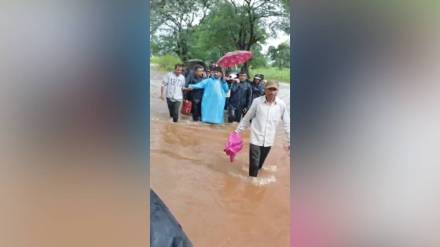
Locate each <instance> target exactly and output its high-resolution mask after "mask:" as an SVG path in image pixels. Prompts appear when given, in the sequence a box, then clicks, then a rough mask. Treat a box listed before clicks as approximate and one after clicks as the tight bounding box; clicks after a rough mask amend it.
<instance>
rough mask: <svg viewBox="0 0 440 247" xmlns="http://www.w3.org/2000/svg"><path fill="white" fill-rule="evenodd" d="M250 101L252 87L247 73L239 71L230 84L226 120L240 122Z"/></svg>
mask: <svg viewBox="0 0 440 247" xmlns="http://www.w3.org/2000/svg"><path fill="white" fill-rule="evenodd" d="M251 103H252V87H251V83H250V82H249V81H248V80H247V74H246V73H245V72H240V74H239V77H238V79H236V80H234V81H233V83H232V85H231V97H230V98H229V104H228V122H230V123H232V122H240V120H241V118H242V117H243V116H244V114H246V112H247V110H248V109H249V107H250V106H251Z"/></svg>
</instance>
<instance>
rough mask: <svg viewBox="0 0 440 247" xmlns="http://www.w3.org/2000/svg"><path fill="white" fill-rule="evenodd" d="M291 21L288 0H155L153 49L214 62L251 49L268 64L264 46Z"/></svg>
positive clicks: (259, 59) (183, 59) (285, 29)
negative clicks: (233, 53)
mask: <svg viewBox="0 0 440 247" xmlns="http://www.w3.org/2000/svg"><path fill="white" fill-rule="evenodd" d="M289 23H290V22H289V6H288V1H286V0H218V1H214V0H190V1H185V0H167V1H165V0H162V1H161V0H151V33H152V37H151V40H152V52H153V53H154V54H169V53H173V54H176V55H177V56H179V57H180V58H181V59H182V61H186V60H188V59H191V58H199V59H203V60H206V61H216V60H217V59H218V58H220V57H221V56H222V55H223V54H224V53H226V52H229V51H233V50H249V51H252V52H253V53H254V60H256V61H255V62H254V61H253V63H260V64H262V63H263V64H265V61H264V58H265V57H264V54H262V53H261V45H262V44H265V41H266V39H267V38H269V37H273V36H274V35H275V34H276V31H280V30H281V31H284V32H287V33H289V31H290V26H289V25H288V24H289ZM247 66H248V65H247V64H246V65H245V67H246V68H245V69H246V71H247Z"/></svg>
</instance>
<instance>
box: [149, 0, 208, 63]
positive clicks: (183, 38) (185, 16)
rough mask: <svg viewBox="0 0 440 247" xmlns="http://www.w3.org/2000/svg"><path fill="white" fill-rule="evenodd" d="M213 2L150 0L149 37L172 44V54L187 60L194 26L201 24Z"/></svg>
mask: <svg viewBox="0 0 440 247" xmlns="http://www.w3.org/2000/svg"><path fill="white" fill-rule="evenodd" d="M213 2H214V1H213V0H192V1H185V0H150V6H151V21H150V22H151V26H150V33H151V35H152V36H154V35H156V36H157V37H158V39H159V41H160V42H165V43H167V44H169V43H173V46H172V52H173V53H175V54H177V55H178V56H179V57H180V59H182V61H186V60H188V59H189V54H188V52H189V44H188V43H189V42H188V41H189V39H190V38H191V35H192V33H193V32H194V28H195V26H196V25H197V24H198V23H199V22H203V19H204V18H205V17H206V15H207V14H208V13H209V8H210V7H211V4H212V3H213ZM150 38H151V39H152V37H150ZM163 48H169V47H168V46H165V47H163Z"/></svg>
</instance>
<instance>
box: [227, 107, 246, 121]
mask: <svg viewBox="0 0 440 247" xmlns="http://www.w3.org/2000/svg"><path fill="white" fill-rule="evenodd" d="M242 116H243V109H242V108H239V107H235V106H232V105H229V107H228V122H230V123H232V122H240V120H241V117H242Z"/></svg>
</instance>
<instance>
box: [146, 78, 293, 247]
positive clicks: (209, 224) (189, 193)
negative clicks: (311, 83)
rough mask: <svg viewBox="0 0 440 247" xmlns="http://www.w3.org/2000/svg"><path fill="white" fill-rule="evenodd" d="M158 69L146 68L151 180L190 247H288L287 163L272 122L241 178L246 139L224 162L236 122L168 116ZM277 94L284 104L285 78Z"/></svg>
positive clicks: (281, 136) (287, 95)
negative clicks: (266, 145)
mask: <svg viewBox="0 0 440 247" xmlns="http://www.w3.org/2000/svg"><path fill="white" fill-rule="evenodd" d="M162 77H163V73H159V72H157V71H155V70H154V69H152V70H151V84H150V85H151V86H150V89H151V94H150V102H151V106H150V110H151V111H150V113H151V115H150V123H151V127H150V142H151V150H150V157H151V158H150V183H151V188H152V189H153V190H154V191H155V192H156V193H157V194H158V195H159V196H160V197H161V198H162V199H163V200H164V202H165V203H166V205H167V206H168V207H169V208H170V210H171V211H172V212H173V214H174V215H175V216H176V218H177V220H178V221H179V222H180V224H181V225H182V227H183V229H184V231H185V232H186V234H187V235H188V237H189V238H190V239H191V241H192V242H193V244H194V246H195V247H247V246H249V247H251V246H252V247H287V246H289V244H290V195H289V194H290V193H289V191H290V174H289V173H290V166H289V165H290V164H289V159H290V157H289V154H288V152H287V151H286V150H285V149H284V147H283V146H284V144H285V138H284V137H285V133H284V131H283V130H282V128H279V129H278V133H277V139H276V141H275V146H274V147H273V148H272V150H271V152H270V154H269V156H268V158H267V160H266V162H265V164H264V167H263V171H261V172H260V174H259V177H258V179H257V180H256V181H251V180H250V179H249V178H248V156H249V154H248V152H249V132H248V131H247V132H246V134H245V135H244V139H245V141H246V145H245V147H244V149H243V150H242V151H241V152H240V153H239V154H238V156H237V158H236V160H235V161H234V162H233V163H231V162H230V161H229V158H228V157H227V156H226V155H225V153H224V152H223V148H224V144H225V142H226V140H227V137H228V135H229V133H230V132H231V131H233V130H234V129H235V127H236V124H225V125H224V126H210V125H205V124H200V123H194V122H192V121H191V118H190V117H186V116H181V119H180V120H179V123H177V124H174V123H170V122H169V115H168V112H167V111H168V110H167V107H166V103H165V102H163V101H161V100H160V99H159V95H160V81H161V78H162ZM280 97H281V98H282V99H283V100H284V101H285V102H286V103H287V104H289V101H290V92H289V87H288V86H282V87H281V90H280Z"/></svg>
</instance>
